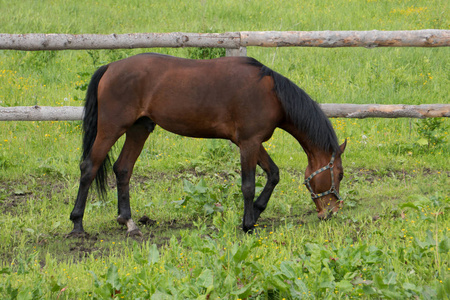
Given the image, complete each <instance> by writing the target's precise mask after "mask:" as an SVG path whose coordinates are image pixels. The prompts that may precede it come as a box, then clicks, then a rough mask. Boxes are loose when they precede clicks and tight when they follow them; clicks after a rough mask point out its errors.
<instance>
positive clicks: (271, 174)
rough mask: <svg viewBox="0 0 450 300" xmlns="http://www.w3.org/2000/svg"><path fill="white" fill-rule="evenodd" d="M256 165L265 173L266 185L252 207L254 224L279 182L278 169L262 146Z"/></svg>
mask: <svg viewBox="0 0 450 300" xmlns="http://www.w3.org/2000/svg"><path fill="white" fill-rule="evenodd" d="M258 165H259V166H260V167H261V168H262V169H263V170H264V172H266V175H267V183H266V185H265V186H264V189H263V191H262V192H261V194H260V195H259V197H258V199H256V201H255V203H254V205H253V210H254V218H255V222H257V221H258V218H259V215H260V214H261V213H262V212H263V211H264V210H265V209H266V207H267V203H268V202H269V199H270V196H271V195H272V192H273V190H274V189H275V186H276V185H277V184H278V182H279V181H280V175H279V170H278V167H277V165H276V164H275V163H274V162H273V161H272V159H271V158H270V156H269V154H268V153H267V151H266V150H265V149H264V147H263V146H262V145H261V147H260V149H259V157H258Z"/></svg>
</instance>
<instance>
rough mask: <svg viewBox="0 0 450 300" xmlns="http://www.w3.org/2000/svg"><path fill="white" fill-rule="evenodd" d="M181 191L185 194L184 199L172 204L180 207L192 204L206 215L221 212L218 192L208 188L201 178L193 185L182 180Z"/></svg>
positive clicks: (221, 207) (221, 206)
mask: <svg viewBox="0 0 450 300" xmlns="http://www.w3.org/2000/svg"><path fill="white" fill-rule="evenodd" d="M183 190H184V192H185V193H186V196H185V197H184V199H182V200H180V201H174V203H176V204H179V205H182V206H186V205H188V204H189V203H192V204H193V205H194V206H196V207H199V208H201V209H202V210H203V212H204V213H205V214H206V215H210V214H212V213H214V212H222V211H223V205H222V204H221V200H220V198H219V195H218V192H220V190H219V191H213V190H211V189H210V188H208V187H207V185H206V183H205V180H204V179H203V178H202V179H200V181H199V182H198V183H197V184H195V185H194V184H193V183H191V182H190V181H188V180H186V179H184V180H183Z"/></svg>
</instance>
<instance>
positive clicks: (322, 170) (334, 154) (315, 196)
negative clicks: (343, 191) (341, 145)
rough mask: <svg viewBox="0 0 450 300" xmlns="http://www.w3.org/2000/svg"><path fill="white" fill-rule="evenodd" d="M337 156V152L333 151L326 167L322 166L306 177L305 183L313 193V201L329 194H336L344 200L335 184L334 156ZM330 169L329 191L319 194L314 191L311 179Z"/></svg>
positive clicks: (339, 198) (340, 199)
mask: <svg viewBox="0 0 450 300" xmlns="http://www.w3.org/2000/svg"><path fill="white" fill-rule="evenodd" d="M335 156H336V152H333V155H332V156H331V160H330V162H329V163H328V165H326V166H325V167H323V168H320V169H319V170H317V171H315V172H314V173H312V174H311V175H309V177H308V178H306V179H305V182H304V184H305V185H306V188H308V190H309V192H310V193H311V198H312V200H313V201H314V200H316V199H317V198H320V197H323V196H326V195H329V194H334V195H335V196H336V198H338V200H339V201H342V198H341V196H339V193H338V191H337V190H336V187H335V186H334V176H333V167H334V158H335ZM328 169H330V173H331V187H330V189H329V190H328V191H326V192H323V193H319V194H316V193H314V191H313V189H312V187H311V184H310V181H311V180H312V179H313V177H314V176H316V175H317V174H319V173H322V172H324V171H326V170H328Z"/></svg>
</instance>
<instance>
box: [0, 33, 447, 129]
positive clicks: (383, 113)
mask: <svg viewBox="0 0 450 300" xmlns="http://www.w3.org/2000/svg"><path fill="white" fill-rule="evenodd" d="M251 46H258V47H325V48H333V47H365V48H376V47H449V46H450V30H435V29H427V30H413V31H378V30H372V31H264V32H257V31H242V32H226V33H182V32H172V33H135V34H109V35H101V34H81V35H71V34H36V33H30V34H4V33H3V34H2V33H0V50H1V49H3V50H23V51H39V50H92V49H125V48H126V49H130V48H156V47H171V48H179V47H218V48H219V47H220V48H225V49H226V50H227V55H228V56H245V55H246V54H247V51H246V47H251ZM321 107H322V109H323V110H324V111H325V113H326V114H327V115H328V116H329V117H344V118H371V117H372V118H374V117H375V118H402V117H405V118H433V117H450V104H428V105H402V104H398V105H378V104H376V105H358V104H322V105H321ZM81 117H82V108H81V107H70V106H65V107H40V106H33V107H0V121H14V120H16V121H49V120H54V121H55V120H80V119H81Z"/></svg>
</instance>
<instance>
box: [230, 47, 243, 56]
mask: <svg viewBox="0 0 450 300" xmlns="http://www.w3.org/2000/svg"><path fill="white" fill-rule="evenodd" d="M225 55H226V56H247V47H239V48H237V49H229V48H227V49H226V54H225Z"/></svg>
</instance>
